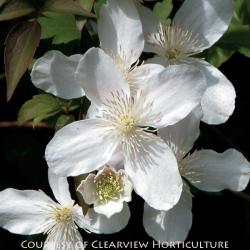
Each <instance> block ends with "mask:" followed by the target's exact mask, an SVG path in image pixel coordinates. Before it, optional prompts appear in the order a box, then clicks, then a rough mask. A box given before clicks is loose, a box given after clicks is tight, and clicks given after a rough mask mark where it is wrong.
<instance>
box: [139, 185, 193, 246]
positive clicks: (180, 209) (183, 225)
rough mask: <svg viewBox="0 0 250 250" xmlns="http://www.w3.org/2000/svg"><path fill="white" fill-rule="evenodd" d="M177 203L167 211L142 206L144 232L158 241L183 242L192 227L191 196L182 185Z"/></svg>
mask: <svg viewBox="0 0 250 250" xmlns="http://www.w3.org/2000/svg"><path fill="white" fill-rule="evenodd" d="M183 187H185V189H184V190H183V192H182V195H181V198H180V200H179V202H178V203H177V204H176V205H175V206H174V207H173V208H172V209H170V210H168V211H159V210H155V209H153V208H151V207H150V206H148V205H147V204H146V203H145V205H144V214H143V225H144V228H145V230H146V232H147V233H148V234H149V235H150V236H151V237H152V238H154V240H159V241H170V242H173V241H181V242H184V241H185V239H186V238H187V235H188V232H189V230H190V228H191V226H192V195H191V193H190V191H189V190H188V189H189V188H188V187H187V186H186V185H184V186H183Z"/></svg>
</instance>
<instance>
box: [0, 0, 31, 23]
mask: <svg viewBox="0 0 250 250" xmlns="http://www.w3.org/2000/svg"><path fill="white" fill-rule="evenodd" d="M5 2H6V1H2V2H1V3H0V6H1V5H3V4H4V3H5ZM33 11H35V8H34V7H33V6H32V5H31V4H29V3H28V2H27V1H25V0H11V1H10V2H8V3H7V4H6V5H5V6H4V7H3V9H2V10H1V11H0V21H5V20H11V19H14V18H17V17H21V16H25V15H28V14H30V13H32V12H33Z"/></svg>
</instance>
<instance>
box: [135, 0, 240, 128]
mask: <svg viewBox="0 0 250 250" xmlns="http://www.w3.org/2000/svg"><path fill="white" fill-rule="evenodd" d="M233 2H234V1H233V0H224V1H218V0H185V1H184V3H183V4H182V6H181V7H180V9H179V10H178V11H177V13H176V15H175V16H174V18H173V21H172V24H171V25H167V26H163V25H162V24H161V23H160V21H159V20H157V18H156V17H155V16H154V15H153V12H151V11H150V10H149V9H147V8H145V7H143V6H142V5H141V4H137V7H138V11H139V14H140V17H141V20H142V25H143V32H144V36H145V50H146V51H147V52H153V53H155V54H156V55H157V56H156V57H154V58H153V59H150V60H149V61H148V62H151V63H159V64H161V65H165V66H167V65H170V64H182V63H187V64H193V65H195V66H196V67H198V68H199V69H201V70H202V72H203V73H204V75H205V77H206V78H207V85H208V88H207V90H206V92H205V94H204V96H203V98H202V101H201V105H202V110H203V113H204V116H203V118H202V120H203V121H205V122H207V123H209V124H220V123H224V122H225V121H226V120H227V119H228V118H229V116H230V115H231V114H232V113H233V111H234V108H235V97H236V94H235V90H234V87H233V85H232V83H231V82H230V81H229V80H228V79H227V78H226V77H225V76H224V75H223V74H222V73H221V72H220V71H219V70H218V69H217V68H215V67H214V66H212V65H210V64H209V63H208V62H206V61H205V60H202V59H198V58H195V57H192V56H193V55H196V54H199V53H201V52H202V51H204V50H205V49H207V48H209V47H211V46H212V45H213V44H214V43H215V42H216V41H217V40H218V39H219V38H220V37H221V36H222V35H223V33H224V32H225V31H226V30H227V29H228V26H229V24H230V21H231V18H232V15H233Z"/></svg>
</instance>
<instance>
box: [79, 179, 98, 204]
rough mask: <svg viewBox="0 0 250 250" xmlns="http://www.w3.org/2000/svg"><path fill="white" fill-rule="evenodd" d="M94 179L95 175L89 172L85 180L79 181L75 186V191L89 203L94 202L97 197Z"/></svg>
mask: <svg viewBox="0 0 250 250" xmlns="http://www.w3.org/2000/svg"><path fill="white" fill-rule="evenodd" d="M94 179H95V175H94V174H89V175H88V176H87V178H86V179H85V180H83V181H81V184H80V185H79V186H78V188H77V191H78V192H79V193H80V194H81V195H82V197H83V199H84V201H85V202H86V203H87V204H89V205H90V204H93V203H95V201H96V199H97V197H96V185H95V183H94Z"/></svg>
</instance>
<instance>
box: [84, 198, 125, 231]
mask: <svg viewBox="0 0 250 250" xmlns="http://www.w3.org/2000/svg"><path fill="white" fill-rule="evenodd" d="M86 218H87V219H89V225H88V226H89V230H90V231H91V232H93V233H98V234H100V233H103V234H112V233H117V232H119V231H121V230H122V229H123V228H125V227H126V226H127V224H128V222H129V219H130V211H129V207H128V204H127V203H124V206H123V209H122V211H121V212H120V213H117V214H114V215H113V216H112V217H110V218H107V217H106V216H105V215H102V214H98V213H96V212H95V211H94V209H89V210H88V213H87V214H86Z"/></svg>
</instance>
